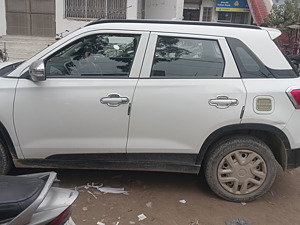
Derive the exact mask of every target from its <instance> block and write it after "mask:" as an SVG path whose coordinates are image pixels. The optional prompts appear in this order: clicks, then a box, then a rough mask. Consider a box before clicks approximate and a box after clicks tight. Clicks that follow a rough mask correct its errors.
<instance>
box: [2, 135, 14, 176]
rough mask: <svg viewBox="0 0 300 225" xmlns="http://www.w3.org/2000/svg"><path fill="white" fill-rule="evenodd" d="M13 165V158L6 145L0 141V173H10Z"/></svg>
mask: <svg viewBox="0 0 300 225" xmlns="http://www.w3.org/2000/svg"><path fill="white" fill-rule="evenodd" d="M11 166H12V160H11V157H10V155H9V151H8V149H7V147H6V145H5V144H4V143H3V142H2V141H0V175H5V174H7V173H8V171H9V170H10V168H11Z"/></svg>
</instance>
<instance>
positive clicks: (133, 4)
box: [126, 0, 138, 19]
mask: <svg viewBox="0 0 300 225" xmlns="http://www.w3.org/2000/svg"><path fill="white" fill-rule="evenodd" d="M137 18H138V0H127V10H126V19H137Z"/></svg>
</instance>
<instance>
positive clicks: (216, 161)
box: [204, 136, 276, 202]
mask: <svg viewBox="0 0 300 225" xmlns="http://www.w3.org/2000/svg"><path fill="white" fill-rule="evenodd" d="M204 167H205V177H206V180H207V183H208V185H209V186H210V188H211V189H212V190H213V191H214V192H215V193H216V194H217V195H218V196H220V197H222V198H224V199H226V200H229V201H235V202H247V201H252V200H254V199H256V198H258V197H260V196H262V195H263V194H265V193H266V192H267V191H268V190H269V189H270V187H271V186H272V184H273V182H274V180H275V177H276V161H275V158H274V155H273V153H272V151H271V150H270V148H269V147H268V146H267V145H266V144H265V143H264V142H262V141H261V140H259V139H258V138H255V137H252V136H235V137H229V138H226V139H223V140H221V141H219V142H218V143H217V144H216V145H215V146H214V147H213V148H212V149H211V150H210V152H209V153H208V155H207V158H206V162H205V164H204Z"/></svg>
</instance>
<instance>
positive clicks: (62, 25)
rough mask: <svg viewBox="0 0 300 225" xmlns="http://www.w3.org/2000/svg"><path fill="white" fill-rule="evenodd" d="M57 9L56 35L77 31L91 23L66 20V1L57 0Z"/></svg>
mask: <svg viewBox="0 0 300 225" xmlns="http://www.w3.org/2000/svg"><path fill="white" fill-rule="evenodd" d="M55 8H56V15H55V20H56V33H57V34H58V33H61V32H64V31H65V30H69V31H70V32H72V31H74V30H77V29H78V28H80V27H83V26H85V25H86V24H88V23H89V22H90V21H86V20H71V19H66V18H65V13H64V12H65V7H64V0H55Z"/></svg>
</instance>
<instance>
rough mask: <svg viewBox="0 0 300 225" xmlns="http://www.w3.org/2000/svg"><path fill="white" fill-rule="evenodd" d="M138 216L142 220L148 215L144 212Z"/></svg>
mask: <svg viewBox="0 0 300 225" xmlns="http://www.w3.org/2000/svg"><path fill="white" fill-rule="evenodd" d="M137 217H138V218H139V221H142V220H144V219H146V218H147V216H145V215H144V214H140V215H138V216H137Z"/></svg>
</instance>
